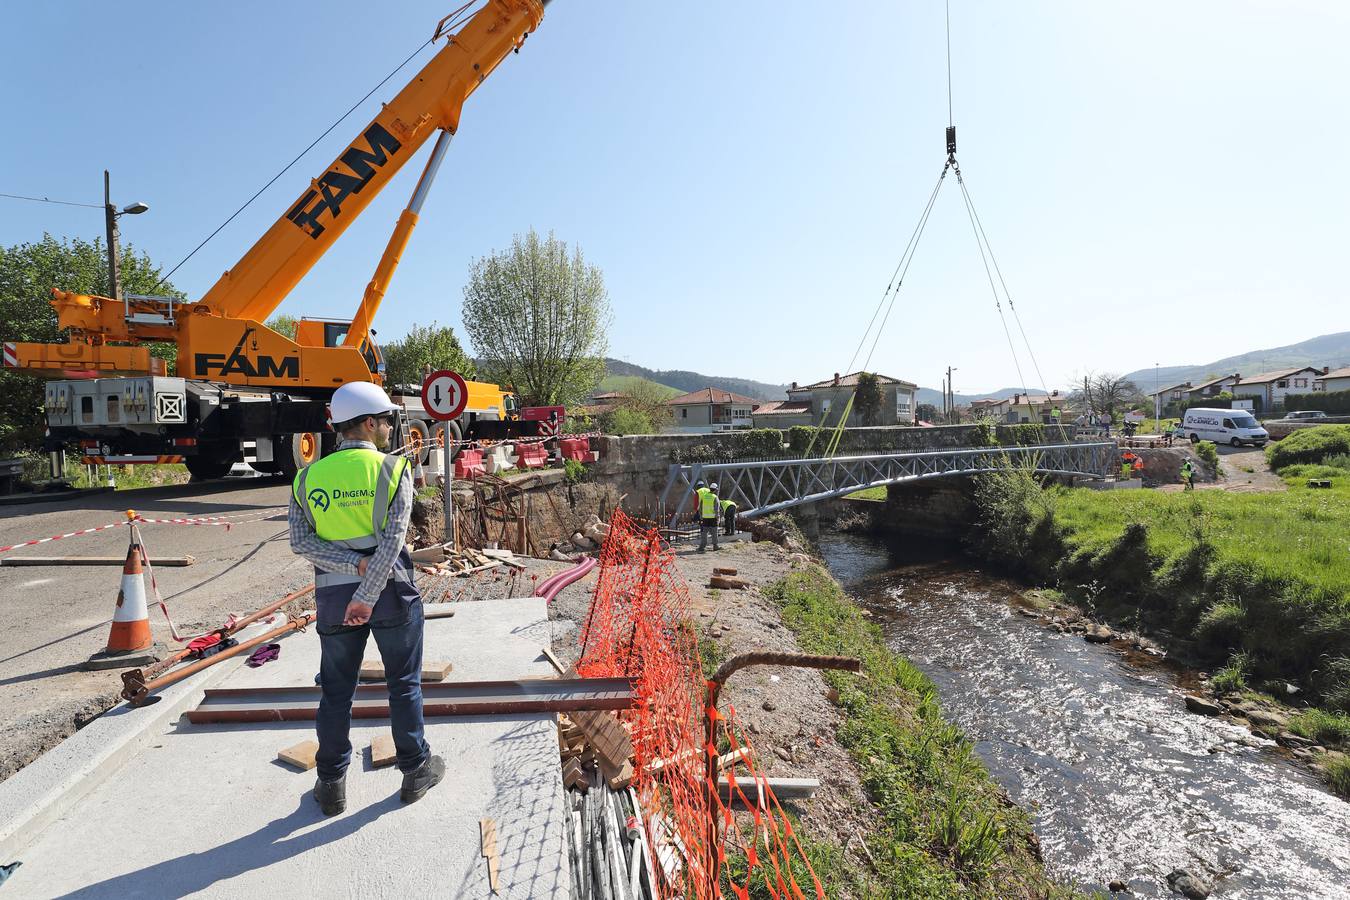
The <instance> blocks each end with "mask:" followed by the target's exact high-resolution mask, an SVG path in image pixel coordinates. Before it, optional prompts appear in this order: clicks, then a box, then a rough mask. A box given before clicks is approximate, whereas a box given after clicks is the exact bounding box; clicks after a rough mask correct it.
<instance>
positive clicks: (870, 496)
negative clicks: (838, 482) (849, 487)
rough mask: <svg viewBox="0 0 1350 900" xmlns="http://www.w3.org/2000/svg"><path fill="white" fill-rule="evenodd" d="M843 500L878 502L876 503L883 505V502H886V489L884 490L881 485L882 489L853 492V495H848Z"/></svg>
mask: <svg viewBox="0 0 1350 900" xmlns="http://www.w3.org/2000/svg"><path fill="white" fill-rule="evenodd" d="M845 499H847V500H878V501H880V502H882V503H885V502H886V488H885V486H884V485H883V486H882V487H870V488H863V489H862V490H861V491H854V492H853V493H851V494H849V495H848V496H847V497H846V498H845Z"/></svg>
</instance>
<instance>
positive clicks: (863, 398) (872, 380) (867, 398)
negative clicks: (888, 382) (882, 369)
mask: <svg viewBox="0 0 1350 900" xmlns="http://www.w3.org/2000/svg"><path fill="white" fill-rule="evenodd" d="M884 399H885V395H884V394H882V392H881V381H880V379H878V378H877V376H875V375H873V374H872V373H871V372H863V373H862V374H860V375H859V376H858V387H857V388H856V389H855V390H854V392H853V407H854V409H856V410H857V411H858V417H859V418H861V419H862V423H863V424H864V425H880V424H881V404H882V401H883V400H884Z"/></svg>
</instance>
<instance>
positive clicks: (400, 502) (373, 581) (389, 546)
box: [286, 441, 413, 606]
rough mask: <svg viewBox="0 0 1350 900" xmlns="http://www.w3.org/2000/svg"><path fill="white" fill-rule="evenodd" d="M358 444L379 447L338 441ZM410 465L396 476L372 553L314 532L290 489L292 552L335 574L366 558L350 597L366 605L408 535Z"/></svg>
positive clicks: (348, 444)
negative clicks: (355, 548)
mask: <svg viewBox="0 0 1350 900" xmlns="http://www.w3.org/2000/svg"><path fill="white" fill-rule="evenodd" d="M357 447H362V448H365V449H367V450H376V449H378V448H377V447H376V446H375V445H374V444H372V443H371V442H370V441H342V442H341V443H340V444H338V449H339V450H351V449H354V448H357ZM410 468H411V467H409V469H405V470H404V472H403V477H402V478H400V479H399V482H398V491H397V492H396V493H395V494H394V500H393V502H392V503H390V505H389V520H388V521H387V522H385V524H384V530H383V531H381V532H380V543H379V546H377V547H376V548H375V553H374V555H372V556H369V557H365V556H362V555H361V554H360V553H357V552H356V551H355V550H348V549H346V548H345V547H338V546H335V545H333V544H330V543H329V542H328V541H325V540H324V539H323V538H321V537H319V536H318V535H317V534H315V533H314V527H313V526H312V525H310V524H309V519H308V518H306V516H305V511H304V510H303V509H302V508H301V507H300V504H299V503H297V502H296V500H295V492H294V491H292V492H291V504H290V507H289V508H288V509H287V511H286V522H287V524H288V525H289V526H290V531H291V552H292V553H295V554H298V555H299V556H303V557H304V558H305V559H307V560H309V561H310V562H312V563H313V564H314V567H315V568H317V569H322V570H323V571H325V572H332V573H334V574H336V575H355V574H357V566H358V565H359V564H360V562H361V560H362V559H369V560H370V562H368V563H367V564H366V574H365V576H364V577H363V578H362V579H361V584H360V585H358V586H357V588H356V594H355V596H353V597H352V599H353V600H356V601H357V602H359V603H364V604H366V605H367V606H374V605H375V601H376V600H378V599H379V598H380V592H381V591H383V590H384V586H385V584H386V583H388V581H389V573H390V572H392V571H393V569H394V561H395V560H396V559H398V554H399V551H400V550H402V549H403V542H404V541H405V540H406V539H407V536H408V523H410V522H411V521H412V508H413V485H412V475H411V474H410Z"/></svg>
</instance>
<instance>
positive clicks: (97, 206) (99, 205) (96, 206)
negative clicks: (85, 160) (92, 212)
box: [0, 194, 103, 209]
mask: <svg viewBox="0 0 1350 900" xmlns="http://www.w3.org/2000/svg"><path fill="white" fill-rule="evenodd" d="M0 197H7V198H9V199H10V200H32V201H33V202H34V203H58V204H60V205H61V206H84V207H87V208H89V209H102V208H103V204H102V203H76V202H74V201H73V200H53V199H52V198H50V197H25V196H24V195H23V194H0Z"/></svg>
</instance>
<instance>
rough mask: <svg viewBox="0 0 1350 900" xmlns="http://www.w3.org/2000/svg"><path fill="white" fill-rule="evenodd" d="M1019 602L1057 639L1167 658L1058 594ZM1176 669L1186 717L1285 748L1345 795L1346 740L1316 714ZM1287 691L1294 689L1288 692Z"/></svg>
mask: <svg viewBox="0 0 1350 900" xmlns="http://www.w3.org/2000/svg"><path fill="white" fill-rule="evenodd" d="M1020 599H1021V601H1022V602H1021V603H1020V604H1019V605H1018V606H1017V610H1018V612H1019V613H1021V614H1022V615H1024V616H1026V617H1028V618H1033V619H1037V620H1039V621H1040V622H1042V623H1043V624H1044V625H1045V626H1046V627H1047V628H1053V629H1054V630H1056V631H1058V632H1060V633H1061V634H1079V635H1082V637H1083V640H1085V641H1087V642H1088V643H1092V644H1109V645H1110V646H1111V647H1112V648H1113V649H1115V650H1118V651H1119V652H1120V653H1121V654H1122V655H1124V656H1126V657H1130V656H1135V657H1139V656H1141V655H1142V656H1147V657H1151V658H1152V659H1153V660H1160V659H1165V658H1166V657H1167V655H1168V654H1167V651H1166V650H1165V649H1164V648H1163V647H1162V646H1160V645H1159V644H1158V643H1157V642H1156V641H1155V640H1153V639H1150V638H1149V637H1147V636H1144V635H1141V634H1137V633H1135V632H1132V631H1118V630H1115V629H1113V628H1112V627H1111V626H1109V625H1106V624H1103V623H1101V622H1096V621H1093V620H1092V619H1091V618H1089V617H1088V616H1087V615H1085V614H1084V613H1083V611H1082V610H1081V609H1079V608H1078V607H1077V606H1075V605H1073V604H1071V603H1068V602H1066V601H1064V600H1063V599H1062V597H1061V595H1059V594H1058V592H1056V591H1046V590H1031V591H1028V592H1027V593H1025V594H1024V595H1022V597H1021V598H1020ZM1176 667H1177V668H1178V669H1179V670H1181V675H1182V678H1183V680H1184V681H1185V682H1187V683H1188V685H1189V686H1190V687H1191V689H1192V690H1191V693H1189V694H1187V695H1185V698H1184V700H1185V708H1186V710H1187V711H1189V712H1191V713H1195V714H1197V715H1205V716H1218V717H1222V718H1224V719H1226V720H1228V721H1231V722H1233V723H1235V724H1240V725H1244V726H1246V727H1247V728H1248V730H1249V731H1250V732H1251V733H1252V735H1253V738H1254V741H1253V744H1252V746H1264V745H1263V744H1262V741H1261V740H1260V739H1265V740H1268V741H1274V742H1275V743H1276V744H1278V745H1279V746H1280V747H1282V748H1284V750H1285V751H1286V753H1287V755H1288V756H1289V758H1290V759H1291V760H1293V761H1296V762H1298V763H1300V764H1302V765H1305V766H1307V767H1308V768H1309V769H1311V770H1312V771H1314V772H1316V773H1317V774H1318V775H1320V776H1321V777H1322V778H1323V779H1324V780H1326V781H1327V782H1328V783H1329V784H1330V785H1331V786H1332V787H1333V788H1334V789H1336V790H1337V792H1338V793H1340V794H1341V795H1342V796H1346V795H1347V791H1346V790H1345V786H1344V785H1343V784H1342V783H1341V782H1340V780H1339V779H1338V778H1337V777H1336V773H1337V772H1338V771H1339V770H1340V769H1341V768H1342V767H1344V766H1346V765H1347V762H1346V760H1347V754H1346V750H1347V749H1350V746H1348V745H1347V743H1346V740H1345V737H1346V736H1345V735H1342V734H1341V733H1339V732H1338V731H1337V730H1335V729H1327V728H1319V727H1318V725H1317V719H1318V716H1317V714H1316V713H1313V714H1311V715H1310V714H1309V713H1308V712H1307V711H1305V710H1300V709H1298V708H1295V707H1291V706H1288V705H1286V704H1283V703H1280V702H1279V701H1278V700H1276V699H1274V698H1272V697H1270V696H1268V695H1263V694H1259V693H1257V692H1254V691H1241V690H1228V689H1225V688H1224V687H1223V686H1222V684H1220V685H1217V686H1216V684H1215V683H1214V680H1213V679H1212V678H1211V677H1210V675H1209V674H1208V673H1206V672H1204V671H1201V670H1197V669H1193V668H1186V667H1184V666H1182V665H1181V664H1176ZM1289 688H1293V685H1287V686H1286V689H1289Z"/></svg>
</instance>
